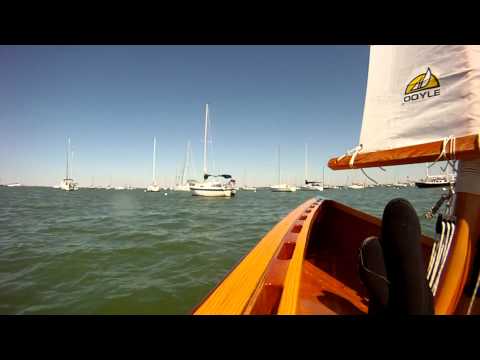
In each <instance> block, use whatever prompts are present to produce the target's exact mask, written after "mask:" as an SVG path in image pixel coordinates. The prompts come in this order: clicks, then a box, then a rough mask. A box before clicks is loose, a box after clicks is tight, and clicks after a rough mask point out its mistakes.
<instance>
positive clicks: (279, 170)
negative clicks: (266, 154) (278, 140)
mask: <svg viewBox="0 0 480 360" xmlns="http://www.w3.org/2000/svg"><path fill="white" fill-rule="evenodd" d="M278 184H280V145H278Z"/></svg>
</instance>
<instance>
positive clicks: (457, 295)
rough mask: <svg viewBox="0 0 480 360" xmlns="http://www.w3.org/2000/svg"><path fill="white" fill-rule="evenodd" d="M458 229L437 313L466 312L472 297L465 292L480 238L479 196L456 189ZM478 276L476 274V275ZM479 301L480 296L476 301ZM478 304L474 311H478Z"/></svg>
mask: <svg viewBox="0 0 480 360" xmlns="http://www.w3.org/2000/svg"><path fill="white" fill-rule="evenodd" d="M456 196H457V198H456V201H455V216H456V218H457V219H456V228H455V235H454V238H453V241H452V245H451V249H450V252H449V255H448V257H447V260H446V262H445V268H444V270H443V272H442V276H441V277H440V282H439V286H438V290H437V294H436V297H435V313H436V314H439V315H451V314H465V313H466V311H467V307H468V302H469V300H470V297H469V296H467V295H466V294H465V293H464V289H465V284H466V282H467V280H468V278H469V277H470V276H472V272H473V271H472V265H473V259H474V256H476V251H478V241H480V195H475V194H470V193H462V192H457V194H456ZM475 276H476V274H475ZM476 301H477V302H480V299H477V300H476ZM478 308H479V304H477V307H475V308H474V311H473V312H472V313H477V314H478V312H476V311H478Z"/></svg>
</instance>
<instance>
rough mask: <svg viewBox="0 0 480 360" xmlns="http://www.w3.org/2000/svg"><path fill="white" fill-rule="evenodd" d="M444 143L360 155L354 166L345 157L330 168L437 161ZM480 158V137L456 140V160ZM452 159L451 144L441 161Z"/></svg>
mask: <svg viewBox="0 0 480 360" xmlns="http://www.w3.org/2000/svg"><path fill="white" fill-rule="evenodd" d="M442 148H443V141H442V140H439V141H434V142H431V143H426V144H419V145H412V146H405V147H401V148H396V149H391V150H383V151H376V152H370V153H363V154H362V153H361V152H360V153H358V155H357V156H356V157H355V161H354V163H353V166H352V167H350V165H349V162H350V158H351V156H345V157H343V158H342V159H340V160H338V158H336V157H335V158H332V159H330V160H329V161H328V167H329V168H330V169H332V170H348V169H359V168H367V167H379V166H391V165H406V164H416V163H424V162H432V161H435V160H437V158H438V157H439V155H440V154H441V153H442ZM479 157H480V144H479V135H478V134H475V135H467V136H462V137H458V138H456V139H455V156H454V158H455V159H459V160H473V159H476V158H479ZM446 159H449V160H450V159H452V154H451V153H450V143H448V144H447V147H446V157H444V158H442V159H440V160H439V161H441V160H446Z"/></svg>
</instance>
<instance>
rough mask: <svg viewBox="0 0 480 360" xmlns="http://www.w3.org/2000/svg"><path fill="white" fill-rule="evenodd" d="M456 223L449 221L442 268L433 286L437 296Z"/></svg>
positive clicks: (433, 291) (441, 262)
mask: <svg viewBox="0 0 480 360" xmlns="http://www.w3.org/2000/svg"><path fill="white" fill-rule="evenodd" d="M454 230H455V225H454V224H453V223H450V222H447V237H446V239H445V240H446V241H445V247H444V249H443V252H442V256H441V261H440V268H439V269H438V273H437V274H436V279H435V282H434V285H433V288H432V293H433V295H434V296H435V294H436V292H437V288H438V284H439V282H440V278H441V276H442V272H443V268H444V267H445V263H446V262H447V257H448V253H449V250H450V245H451V244H452V239H453V235H454Z"/></svg>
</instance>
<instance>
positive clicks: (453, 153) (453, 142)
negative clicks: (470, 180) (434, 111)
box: [428, 135, 456, 171]
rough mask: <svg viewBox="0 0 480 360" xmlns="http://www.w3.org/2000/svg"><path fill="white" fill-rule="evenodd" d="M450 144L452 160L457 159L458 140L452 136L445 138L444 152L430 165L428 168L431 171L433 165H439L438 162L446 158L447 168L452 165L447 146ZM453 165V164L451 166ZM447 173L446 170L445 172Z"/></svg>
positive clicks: (443, 142)
mask: <svg viewBox="0 0 480 360" xmlns="http://www.w3.org/2000/svg"><path fill="white" fill-rule="evenodd" d="M449 142H450V159H451V160H453V159H455V146H456V138H455V136H453V135H450V136H449V137H444V138H443V141H442V151H441V152H440V155H438V157H437V158H436V159H435V161H434V162H433V163H431V164H430V165H428V168H429V169H430V168H431V167H432V166H433V165H435V164H436V163H437V161H439V160H441V159H443V158H445V159H446V160H447V166H448V164H450V159H448V158H447V151H446V150H447V145H448V143H449ZM450 165H451V164H450ZM444 171H445V170H444Z"/></svg>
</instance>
